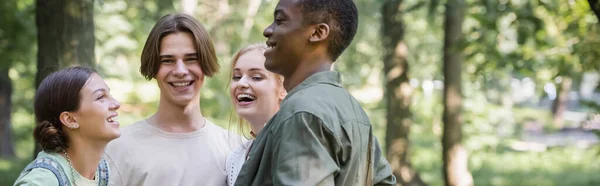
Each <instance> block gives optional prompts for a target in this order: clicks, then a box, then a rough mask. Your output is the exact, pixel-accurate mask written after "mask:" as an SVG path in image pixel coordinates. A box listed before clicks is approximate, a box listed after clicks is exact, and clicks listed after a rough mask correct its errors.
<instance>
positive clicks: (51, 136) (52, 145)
mask: <svg viewBox="0 0 600 186" xmlns="http://www.w3.org/2000/svg"><path fill="white" fill-rule="evenodd" d="M34 132H35V133H36V134H37V135H34V136H39V138H38V139H36V141H37V142H38V143H39V144H40V145H41V146H42V149H43V150H44V151H50V152H57V151H60V150H62V149H63V147H64V146H63V144H64V143H63V142H64V139H63V137H62V135H61V133H62V132H61V131H60V130H59V129H57V128H56V127H54V124H52V123H51V122H49V121H45V120H44V121H42V122H41V123H40V124H39V125H38V126H37V127H36V129H35V130H34Z"/></svg>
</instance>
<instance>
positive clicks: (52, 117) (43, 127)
mask: <svg viewBox="0 0 600 186" xmlns="http://www.w3.org/2000/svg"><path fill="white" fill-rule="evenodd" d="M94 73H96V71H95V70H93V69H90V68H86V67H69V68H65V69H62V70H59V71H56V72H54V73H52V74H50V75H48V76H47V77H46V78H44V80H43V81H42V82H41V84H40V86H39V87H38V90H37V92H36V94H35V101H34V112H35V119H36V122H37V123H38V125H37V126H36V127H35V129H34V130H33V137H34V138H35V141H36V142H37V143H39V144H40V145H41V147H42V150H44V151H47V152H59V151H62V150H63V149H66V148H67V147H68V146H67V144H68V140H69V138H68V136H67V135H66V133H65V132H64V130H63V125H62V122H61V121H60V119H59V116H60V114H61V113H62V112H64V111H68V112H72V111H76V110H77V109H79V105H80V102H81V101H80V100H81V96H80V94H79V92H80V91H81V89H83V87H84V86H85V84H86V83H87V82H88V80H89V79H90V77H91V76H92V74H94Z"/></svg>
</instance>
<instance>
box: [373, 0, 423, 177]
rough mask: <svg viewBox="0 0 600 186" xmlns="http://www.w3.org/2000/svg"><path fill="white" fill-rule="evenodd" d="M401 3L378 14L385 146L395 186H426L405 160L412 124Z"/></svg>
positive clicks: (389, 0)
mask: <svg viewBox="0 0 600 186" xmlns="http://www.w3.org/2000/svg"><path fill="white" fill-rule="evenodd" d="M401 4H402V0H386V1H385V2H384V3H383V6H382V8H381V11H382V23H381V25H382V26H381V31H382V38H381V40H382V42H383V48H384V50H385V54H384V58H383V63H384V66H383V71H384V75H385V82H386V84H385V99H386V100H387V101H386V103H387V116H386V119H387V124H386V127H387V130H386V138H385V144H386V149H387V159H388V160H389V161H390V165H391V166H392V170H393V172H394V176H396V178H397V179H398V181H397V184H398V185H403V186H406V185H426V184H425V183H424V182H423V181H422V180H421V178H420V177H419V174H418V173H417V172H415V171H414V170H413V168H412V167H411V165H410V161H409V151H408V150H409V140H408V137H409V132H410V126H411V125H412V122H413V121H412V114H411V112H410V103H411V95H412V91H413V90H412V87H410V84H409V78H408V62H407V61H406V57H407V53H408V49H407V47H406V44H405V43H404V41H403V40H404V32H405V30H404V22H403V20H402V12H400V10H401V9H400V6H401Z"/></svg>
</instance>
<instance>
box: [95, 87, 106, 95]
mask: <svg viewBox="0 0 600 186" xmlns="http://www.w3.org/2000/svg"><path fill="white" fill-rule="evenodd" d="M108 91H110V88H109V89H108V90H106V89H105V88H99V89H96V90H95V91H94V92H92V94H96V92H108Z"/></svg>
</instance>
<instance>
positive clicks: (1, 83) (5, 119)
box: [0, 68, 15, 157]
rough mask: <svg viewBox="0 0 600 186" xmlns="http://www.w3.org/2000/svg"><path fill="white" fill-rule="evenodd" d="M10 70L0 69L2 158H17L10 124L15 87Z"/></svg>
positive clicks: (0, 147) (0, 149) (0, 152)
mask: <svg viewBox="0 0 600 186" xmlns="http://www.w3.org/2000/svg"><path fill="white" fill-rule="evenodd" d="M8 69H9V68H2V69H0V157H14V156H15V148H14V146H13V140H12V127H11V123H10V122H11V119H10V118H11V117H10V116H11V111H12V100H11V96H12V90H13V85H12V81H11V80H10V77H9V76H8Z"/></svg>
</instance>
